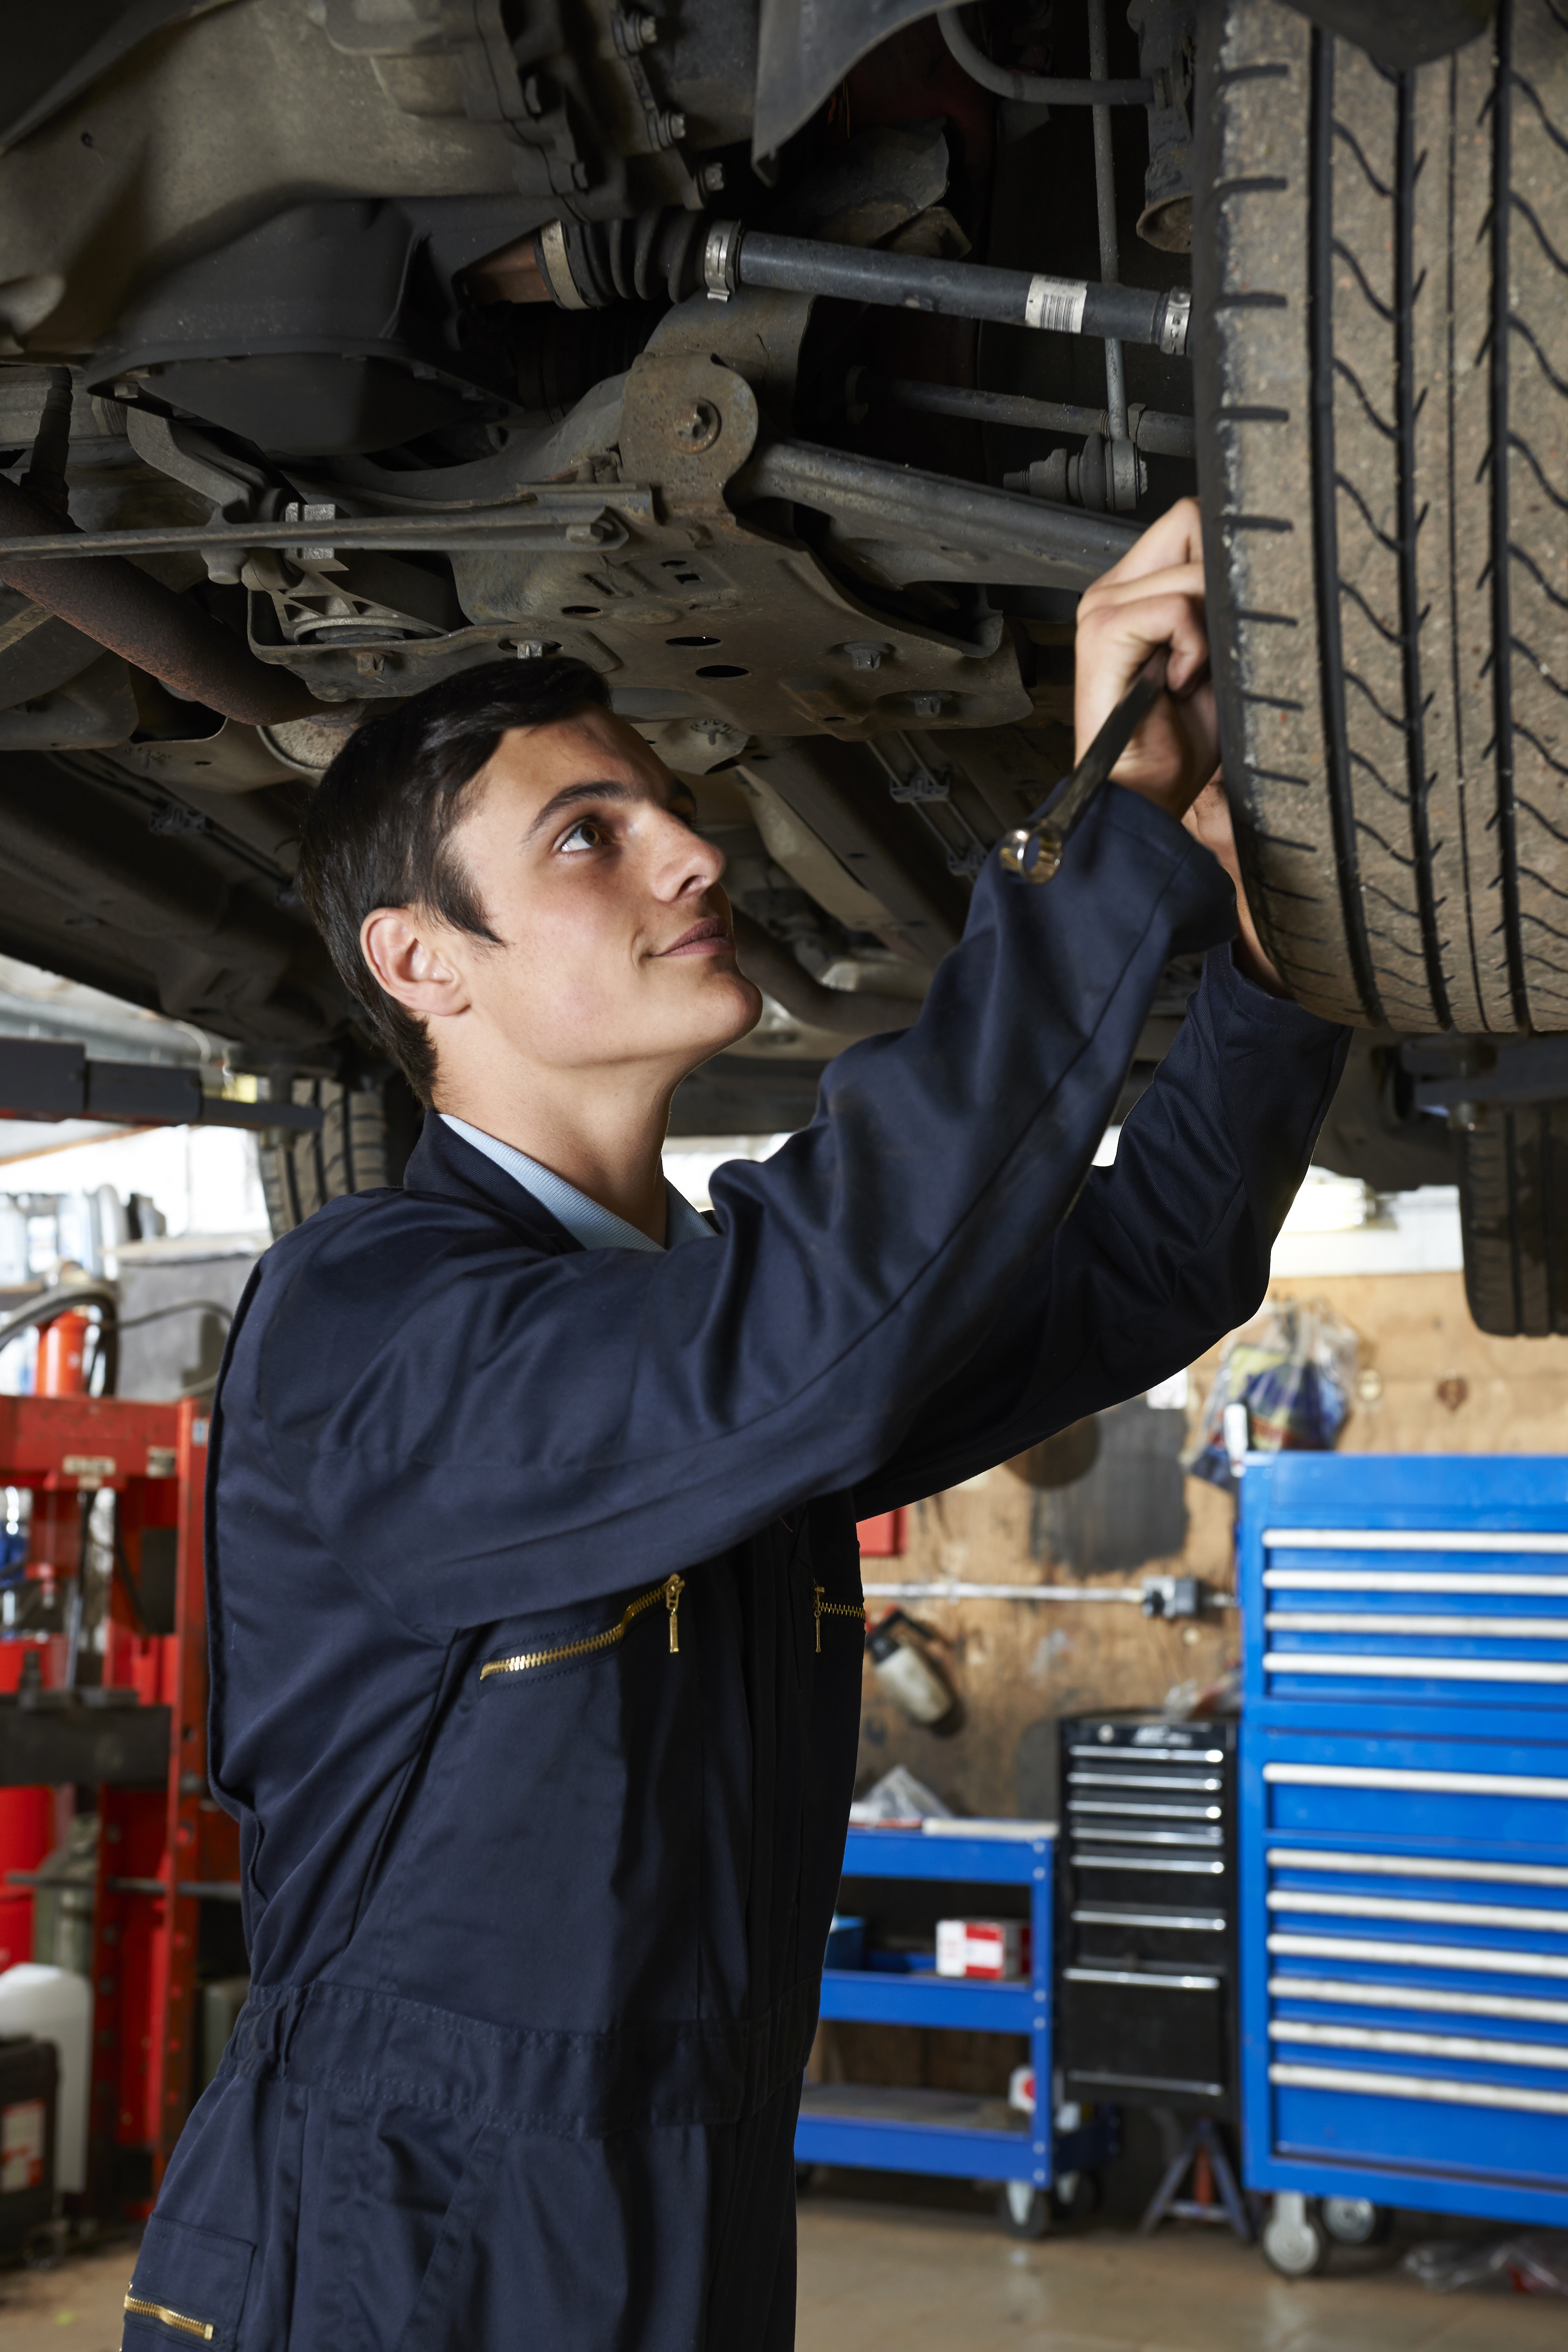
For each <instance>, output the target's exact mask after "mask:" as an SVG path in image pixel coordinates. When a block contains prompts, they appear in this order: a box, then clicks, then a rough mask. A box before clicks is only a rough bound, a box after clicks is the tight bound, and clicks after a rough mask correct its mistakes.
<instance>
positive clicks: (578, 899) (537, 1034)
mask: <svg viewBox="0 0 1568 2352" xmlns="http://www.w3.org/2000/svg"><path fill="white" fill-rule="evenodd" d="M683 810H684V811H685V812H687V813H689V810H690V802H689V798H687V796H686V795H685V794H684V793H683V791H682V788H681V787H680V786H679V784H678V783H677V782H676V780H675V778H673V777H672V776H671V775H670V773H669V772H668V769H667V768H666V767H665V766H664V765H663V763H662V761H659V760H658V759H657V758H656V757H655V756H654V754H653V752H652V751H649V749H648V747H647V744H646V743H645V742H644V741H643V740H642V738H641V737H640V736H639V735H637V733H636V732H635V731H634V730H632V729H631V728H630V727H628V726H627V725H626V722H625V720H624V719H615V718H612V717H611V715H610V714H609V712H607V711H602V710H596V709H589V710H584V711H582V712H580V713H578V714H577V716H576V717H574V718H573V719H565V720H563V721H562V722H561V723H560V724H558V725H556V726H552V727H535V728H527V729H522V728H518V729H514V730H511V731H510V733H509V734H507V735H505V736H504V737H503V738H502V740H501V742H500V747H499V748H498V750H497V751H496V753H495V755H494V757H493V758H492V759H491V760H490V761H489V765H488V766H487V767H486V768H485V769H484V770H483V772H481V774H480V776H479V778H478V779H477V780H476V783H475V786H474V788H473V791H472V793H471V795H470V806H469V807H468V812H467V814H465V815H464V816H463V818H462V819H461V821H460V822H459V824H458V826H457V828H456V831H455V834H454V836H453V846H454V848H455V849H456V851H457V854H458V856H460V857H461V858H462V859H463V860H464V862H465V864H466V865H467V866H468V870H469V872H470V873H471V874H472V876H473V877H474V880H475V882H476V883H477V885H478V887H479V898H480V900H481V902H482V904H483V906H484V908H485V913H486V916H487V918H488V919H489V926H490V929H492V930H493V931H494V932H496V933H497V935H498V936H499V938H500V941H501V945H500V946H499V947H491V946H487V945H486V943H485V942H484V941H482V940H470V939H468V938H467V937H466V936H463V935H453V934H451V933H447V934H445V936H444V941H443V945H444V949H445V951H446V952H447V953H448V954H456V955H457V956H458V958H459V960H460V961H461V965H462V981H463V988H464V992H465V995H466V1000H467V1017H468V1019H469V1020H470V1021H471V1022H473V1023H474V1024H478V1027H479V1030H480V1031H487V1032H489V1033H490V1039H491V1042H492V1043H493V1044H494V1045H501V1046H505V1047H510V1048H511V1049H513V1050H515V1051H518V1052H521V1055H522V1057H523V1058H524V1059H525V1060H526V1061H528V1062H530V1063H532V1064H535V1065H545V1066H550V1067H552V1068H554V1069H559V1070H571V1069H574V1068H577V1069H584V1070H585V1069H587V1068H588V1067H590V1066H601V1067H603V1066H609V1065H615V1064H622V1065H626V1064H637V1063H641V1064H645V1065H656V1066H657V1065H668V1066H669V1069H670V1072H671V1075H672V1078H673V1076H684V1075H685V1073H686V1071H687V1070H689V1069H692V1068H695V1067H696V1066H697V1065H698V1064H699V1063H700V1062H703V1061H705V1060H706V1059H707V1058H708V1056H709V1055H711V1054H715V1053H717V1052H718V1051H719V1050H720V1048H721V1047H722V1046H725V1045H733V1044H734V1042H735V1040H736V1039H737V1038H739V1037H743V1036H744V1035H745V1034H746V1033H747V1032H748V1030H750V1029H752V1028H753V1027H754V1026H755V1024H756V1022H757V1020H758V1018H759V1016H760V1014H761V1012H762V998H761V995H760V994H759V992H758V991H757V990H756V988H755V987H753V985H752V982H750V981H749V980H744V979H742V976H741V973H740V971H738V970H737V968H736V963H735V950H734V948H733V946H732V944H731V936H730V934H731V922H730V904H729V900H728V899H727V898H725V896H724V893H723V892H722V890H721V889H720V887H719V877H720V875H721V873H722V872H723V870H724V857H723V854H722V852H721V851H720V850H718V849H715V848H714V847H713V846H712V845H711V844H710V843H709V842H706V841H704V840H702V839H701V838H700V835H697V834H695V833H693V832H692V831H691V830H690V828H689V824H687V823H686V822H685V818H684V815H683V814H682V812H683ZM445 1027H446V1024H444V1023H441V1022H437V1024H436V1029H435V1041H436V1049H437V1061H438V1062H439V1060H440V1057H441V1055H442V1052H443V1048H444V1046H445V1045H446V1043H447V1037H446V1035H445V1034H443V1033H444V1031H445Z"/></svg>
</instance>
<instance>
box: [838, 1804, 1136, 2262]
mask: <svg viewBox="0 0 1568 2352" xmlns="http://www.w3.org/2000/svg"><path fill="white" fill-rule="evenodd" d="M949 1832H952V1834H949ZM1055 1851H1056V1831H1055V1828H1054V1827H1053V1826H1049V1825H1047V1824H1044V1823H1041V1822H1006V1821H995V1822H956V1821H955V1822H942V1823H941V1824H940V1826H939V1827H938V1828H936V1829H934V1830H933V1829H932V1828H931V1826H930V1825H928V1826H927V1827H926V1828H924V1829H852V1830H851V1831H850V1832H849V1834H848V1838H847V1843H846V1847H845V1853H844V1875H845V1877H846V1878H847V1879H868V1878H881V1879H904V1880H916V1881H921V1880H923V1881H931V1880H938V1881H949V1882H952V1883H953V1884H954V1885H961V1884H962V1885H969V1886H973V1885H1007V1886H1023V1887H1026V1888H1027V1889H1028V1890H1029V1896H1030V1901H1029V1919H1030V1925H1031V1928H1032V1940H1031V1959H1030V1969H1029V1974H1028V1976H1027V1977H1026V1978H1024V1979H1017V1980H1016V1981H1013V1982H1008V1983H991V1982H987V1981H985V1980H984V1979H968V1978H961V1977H939V1976H938V1975H936V1974H935V1972H934V1970H931V1969H921V1970H918V1971H907V1970H901V1969H900V1970H896V1971H894V1970H886V1969H879V1968H877V1967H876V1966H875V1965H872V1966H868V1967H865V1968H857V1969H840V1968H832V1967H829V1968H827V1969H824V1971H823V1978H822V2015H823V2017H824V2018H845V2019H856V2020H859V2021H863V2022H869V2023H875V2024H881V2025H924V2026H938V2027H942V2026H946V2027H953V2026H957V2027H962V2028H965V2029H967V2030H968V2031H970V2032H976V2031H978V2032H983V2033H1025V2034H1027V2035H1028V2037H1029V2057H1030V2062H1031V2063H1032V2065H1033V2067H1034V2074H1035V2083H1036V2086H1037V2100H1036V2105H1035V2112H1034V2114H1033V2116H1025V2115H1023V2114H1020V2113H1016V2112H1014V2113H1011V2114H1010V2113H1009V2111H1008V2110H1007V2108H1006V2106H1005V2102H1003V2101H1002V2100H1000V2099H993V2100H982V2099H977V2098H974V2097H973V2096H969V2095H964V2094H963V2093H959V2092H952V2091H937V2090H928V2089H921V2088H909V2089H902V2088H898V2087H893V2086H884V2085H882V2084H856V2083H821V2084H818V2083H807V2084H806V2085H805V2090H804V2092H803V2094H802V2099H801V2113H800V2122H799V2125H798V2126H797V2128H796V2131H795V2161H796V2162H797V2164H801V2165H807V2164H836V2165H858V2166H869V2167H872V2168H875V2169H877V2170H879V2171H888V2172H926V2173H942V2174H948V2175H951V2176H952V2177H953V2178H955V2179H962V2180H994V2181H996V2182H997V2183H998V2184H1000V2185H1003V2186H1004V2188H1005V2191H1006V2207H1007V2211H1008V2216H1009V2219H1010V2220H1011V2221H1012V2223H1013V2226H1015V2227H1016V2229H1018V2230H1019V2231H1021V2232H1023V2233H1024V2234H1026V2235H1031V2236H1032V2235H1035V2234H1037V2231H1038V2230H1039V2229H1040V2228H1043V2227H1044V2225H1045V2221H1046V2218H1047V2211H1048V2201H1047V2200H1048V2199H1049V2194H1050V2191H1051V2189H1052V2188H1053V2186H1054V2185H1056V2184H1057V2183H1058V2182H1060V2181H1062V2180H1064V2179H1066V2178H1067V2177H1068V2176H1069V2175H1076V2174H1078V2173H1079V2172H1084V2171H1091V2170H1093V2169H1094V2168H1097V2167H1098V2166H1100V2165H1101V2164H1103V2163H1104V2162H1106V2161H1107V2159H1108V2158H1110V2156H1112V2155H1114V2153H1115V2137H1114V2129H1115V2121H1114V2114H1113V2112H1111V2111H1104V2112H1101V2113H1100V2114H1098V2115H1097V2116H1095V2117H1094V2119H1093V2120H1092V2121H1091V2122H1089V2123H1088V2124H1085V2125H1083V2126H1080V2127H1079V2128H1076V2129H1074V2130H1072V2131H1068V2132H1055V2133H1053V2131H1052V2129H1051V2122H1052V2115H1053V2100H1052V2093H1051V2083H1052V2071H1051V2070H1052V2056H1051V1909H1052V1903H1053V1899H1054V1889H1053V1884H1052V1881H1053V1868H1052V1864H1053V1860H1054V1855H1055ZM872 1958H873V1959H874V1958H875V1956H874V1955H873V1956H872Z"/></svg>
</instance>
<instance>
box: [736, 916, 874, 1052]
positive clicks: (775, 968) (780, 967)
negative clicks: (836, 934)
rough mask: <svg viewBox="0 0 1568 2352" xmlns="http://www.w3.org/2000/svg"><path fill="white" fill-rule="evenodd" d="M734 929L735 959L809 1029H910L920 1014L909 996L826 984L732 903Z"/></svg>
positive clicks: (862, 1033)
mask: <svg viewBox="0 0 1568 2352" xmlns="http://www.w3.org/2000/svg"><path fill="white" fill-rule="evenodd" d="M730 915H731V921H732V922H733V924H734V929H735V960H736V961H737V962H738V963H739V965H740V967H741V970H742V971H743V972H744V973H745V976H746V978H747V979H748V980H754V981H755V982H756V983H757V986H758V987H759V988H760V989H762V990H763V992H764V993H765V994H766V995H768V996H771V997H772V998H773V1003H775V1004H782V1005H783V1006H784V1011H785V1012H786V1013H794V1015H795V1019H796V1020H797V1021H804V1022H806V1023H807V1024H809V1025H810V1026H811V1027H812V1028H813V1029H830V1030H832V1031H833V1032H834V1033H835V1034H837V1035H838V1036H840V1037H879V1036H881V1035H883V1034H886V1033H887V1032H888V1031H889V1030H893V1029H908V1028H910V1027H911V1026H912V1024H914V1023H915V1022H916V1021H917V1020H918V1019H919V1018H920V1010H921V1008H920V1006H919V1004H918V1003H916V1002H915V1001H914V999H913V998H911V997H904V996H875V995H873V994H872V993H871V992H870V990H869V989H865V990H861V989H858V988H824V987H823V985H822V982H820V981H819V980H813V978H812V976H811V974H810V972H808V971H806V970H805V966H804V965H803V964H798V963H797V962H796V961H795V958H794V956H793V955H791V953H790V951H789V950H788V948H786V947H785V946H784V942H783V941H782V940H775V939H774V937H773V933H772V932H771V931H769V930H765V929H763V925H762V924H761V923H759V922H757V921H756V920H755V919H753V918H752V916H750V915H748V914H747V913H746V912H745V910H744V908H741V907H736V906H733V905H731V908H730Z"/></svg>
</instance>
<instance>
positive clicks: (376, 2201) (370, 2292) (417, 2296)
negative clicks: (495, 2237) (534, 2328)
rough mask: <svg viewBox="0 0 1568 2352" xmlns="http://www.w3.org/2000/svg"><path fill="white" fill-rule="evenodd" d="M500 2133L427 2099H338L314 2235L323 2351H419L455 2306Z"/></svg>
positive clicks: (436, 2337)
mask: <svg viewBox="0 0 1568 2352" xmlns="http://www.w3.org/2000/svg"><path fill="white" fill-rule="evenodd" d="M503 2137H504V2136H503V2135H502V2134H501V2133H500V2132H499V2131H497V2130H495V2129H493V2128H491V2127H489V2126H484V2125H480V2124H476V2123H475V2121H474V2120H473V2118H472V2117H471V2116H465V2115H452V2114H442V2113H441V2112H440V2111H439V2110H432V2109H431V2108H430V2107H428V2106H425V2105H412V2104H408V2105H404V2104H399V2105H395V2106H388V2107H373V2108H368V2109H366V2108H358V2109H356V2108H353V2107H346V2106H345V2107H340V2108H339V2109H338V2110H337V2112H336V2113H335V2115H334V2116H332V2119H331V2124H330V2126H329V2132H328V2146H327V2151H326V2161H325V2164H324V2166H323V2171H322V2179H321V2198H322V2205H323V2210H322V2212H321V2218H320V2221H319V2224H318V2231H317V2245H318V2263H319V2272H318V2274H319V2276H320V2277H321V2282H322V2291H321V2294H320V2296H319V2298H318V2303H317V2311H316V2315H315V2326H314V2329H313V2332H311V2333H310V2334H309V2335H308V2336H306V2338H305V2341H306V2342H308V2343H309V2344H310V2347H312V2352H315V2347H321V2352H399V2347H409V2352H413V2347H418V2352H428V2347H431V2346H432V2345H435V2344H439V2343H442V2342H444V2341H445V2337H444V2336H443V2334H442V2332H441V2328H440V2326H437V2325H436V2323H435V2321H434V2319H433V2317H432V2315H433V2314H437V2313H440V2312H442V2311H444V2310H446V2309H447V2305H448V2304H449V2302H450V2300H451V2291H452V2282H453V2279H454V2276H455V2275H457V2274H458V2273H461V2271H462V2268H463V2265H464V2262H465V2260H466V2257H467V2251H468V2244H469V2240H470V2237H471V2234H472V2217H473V2213H474V2210H475V2208H476V2205H477V2204H478V2202H479V2200H481V2199H482V2198H483V2196H484V2195H485V2193H486V2191H487V2189H489V2182H490V2179H491V2176H492V2175H493V2173H494V2171H495V2168H496V2158H497V2154H498V2151H499V2149H500V2146H501V2145H502V2141H503Z"/></svg>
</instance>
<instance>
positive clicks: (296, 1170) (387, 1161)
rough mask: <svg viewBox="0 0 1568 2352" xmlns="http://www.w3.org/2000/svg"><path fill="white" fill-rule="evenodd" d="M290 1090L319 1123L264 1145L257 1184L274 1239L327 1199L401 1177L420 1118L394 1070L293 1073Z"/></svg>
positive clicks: (378, 1185) (396, 1180)
mask: <svg viewBox="0 0 1568 2352" xmlns="http://www.w3.org/2000/svg"><path fill="white" fill-rule="evenodd" d="M289 1099H290V1100H292V1101H294V1102H296V1103H306V1104H310V1105H311V1106H313V1107H314V1108H318V1109H319V1110H320V1111H321V1126H320V1127H319V1128H315V1129H309V1130H307V1131H306V1132H305V1133H303V1134H299V1135H295V1134H290V1133H287V1132H282V1133H279V1140H278V1141H276V1142H264V1143H263V1144H262V1147H261V1183H262V1190H263V1192H265V1194H266V1197H267V1215H268V1223H270V1225H271V1228H272V1235H273V1239H274V1240H276V1239H277V1237H278V1236H279V1234H287V1233H291V1232H292V1231H293V1229H294V1227H295V1226H296V1225H301V1224H303V1223H304V1222H305V1219H306V1218H307V1217H309V1216H311V1215H313V1214H314V1213H315V1211H316V1210H318V1209H319V1208H321V1206H322V1204H323V1203H324V1202H328V1201H338V1200H342V1198H343V1197H344V1196H345V1195H346V1194H348V1193H351V1192H374V1191H376V1190H377V1189H378V1188H380V1187H381V1186H383V1185H387V1184H396V1183H399V1182H400V1181H402V1177H403V1170H404V1166H405V1162H406V1160H407V1158H408V1154H409V1152H410V1150H412V1149H413V1146H414V1143H415V1140H416V1138H417V1135H418V1131H419V1120H420V1117H421V1113H420V1110H419V1107H418V1105H417V1103H416V1101H415V1098H414V1096H413V1093H412V1092H411V1090H410V1088H409V1087H408V1086H407V1085H406V1084H405V1081H404V1080H403V1079H402V1078H401V1077H399V1076H395V1075H394V1076H390V1077H385V1078H383V1079H382V1080H381V1081H380V1082H379V1083H377V1082H374V1081H373V1082H370V1083H364V1084H359V1085H346V1084H343V1083H342V1082H340V1081H339V1080H338V1079H335V1078H295V1079H293V1080H292V1081H290V1082H289Z"/></svg>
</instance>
